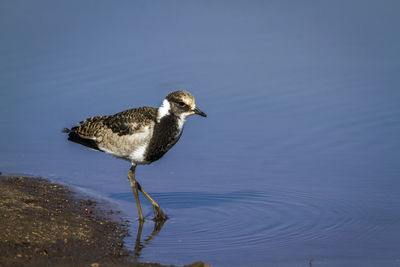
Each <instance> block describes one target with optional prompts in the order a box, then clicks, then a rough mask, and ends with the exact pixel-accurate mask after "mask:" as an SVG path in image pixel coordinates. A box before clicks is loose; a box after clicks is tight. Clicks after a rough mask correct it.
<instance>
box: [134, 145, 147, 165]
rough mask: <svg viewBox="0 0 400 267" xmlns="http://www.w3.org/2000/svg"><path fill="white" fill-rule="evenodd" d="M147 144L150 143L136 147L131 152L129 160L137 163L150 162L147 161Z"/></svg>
mask: <svg viewBox="0 0 400 267" xmlns="http://www.w3.org/2000/svg"><path fill="white" fill-rule="evenodd" d="M147 146H148V144H144V145H142V146H139V147H137V148H135V149H134V150H133V151H132V152H131V153H130V154H129V160H130V161H131V162H133V163H135V164H148V163H149V162H148V161H146V150H147Z"/></svg>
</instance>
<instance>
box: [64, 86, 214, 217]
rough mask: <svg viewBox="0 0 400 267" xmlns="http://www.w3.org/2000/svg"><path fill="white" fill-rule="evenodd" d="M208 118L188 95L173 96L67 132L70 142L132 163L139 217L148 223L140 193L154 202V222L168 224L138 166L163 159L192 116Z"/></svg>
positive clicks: (90, 120)
mask: <svg viewBox="0 0 400 267" xmlns="http://www.w3.org/2000/svg"><path fill="white" fill-rule="evenodd" d="M193 114H198V115H200V116H203V117H207V115H206V114H205V113H204V112H202V111H201V110H200V109H198V108H197V107H196V104H195V101H194V97H193V96H192V95H191V94H190V93H189V92H185V91H176V92H172V93H170V94H169V95H168V96H167V97H166V98H165V99H164V101H163V102H162V105H161V106H160V107H159V108H154V107H140V108H133V109H128V110H125V111H122V112H120V113H117V114H115V115H110V116H96V117H92V118H88V119H86V120H84V121H81V122H80V123H79V126H76V127H73V128H71V129H67V128H66V129H64V132H66V133H68V140H69V141H72V142H75V143H79V144H81V145H84V146H87V147H89V148H92V149H95V150H98V151H103V152H106V153H108V154H111V155H112V156H114V157H117V158H121V159H125V160H128V161H130V162H131V163H132V167H131V168H130V170H129V172H128V175H127V177H128V180H129V183H130V185H131V187H132V191H133V195H134V197H135V200H136V205H137V209H138V213H139V219H140V220H141V221H143V220H144V217H143V214H142V208H141V206H140V202H139V194H138V191H140V192H142V193H143V194H144V195H145V197H146V198H147V199H148V200H149V201H150V202H151V204H152V205H153V209H154V220H156V221H159V220H166V219H167V217H166V216H165V215H164V213H163V211H162V210H161V208H160V205H158V203H157V202H156V201H154V200H153V199H152V198H151V197H150V195H149V194H148V193H147V192H146V191H145V190H144V189H143V188H142V187H141V186H140V184H139V183H138V182H137V180H136V178H135V169H136V165H143V164H150V163H152V162H153V161H156V160H158V159H160V158H161V157H162V156H163V155H164V154H165V153H166V152H167V151H168V150H169V149H170V148H171V147H172V146H173V145H175V144H176V142H177V141H178V140H179V138H180V136H181V135H182V130H183V125H184V123H185V120H186V118H187V117H188V116H190V115H193Z"/></svg>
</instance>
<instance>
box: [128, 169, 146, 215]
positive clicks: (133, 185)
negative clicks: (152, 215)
mask: <svg viewBox="0 0 400 267" xmlns="http://www.w3.org/2000/svg"><path fill="white" fill-rule="evenodd" d="M135 168H136V166H135V165H132V167H131V169H130V170H129V172H128V175H127V177H128V180H129V183H130V185H131V188H132V191H133V195H134V196H135V200H136V206H137V209H138V213H139V219H140V221H144V217H143V213H142V207H141V206H140V200H139V193H138V189H139V188H140V185H139V183H138V182H137V181H136V179H135Z"/></svg>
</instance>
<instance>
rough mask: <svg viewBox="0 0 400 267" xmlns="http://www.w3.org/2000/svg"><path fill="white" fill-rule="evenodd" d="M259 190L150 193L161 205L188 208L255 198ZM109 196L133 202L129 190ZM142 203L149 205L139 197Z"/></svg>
mask: <svg viewBox="0 0 400 267" xmlns="http://www.w3.org/2000/svg"><path fill="white" fill-rule="evenodd" d="M260 194H261V192H257V191H234V192H225V193H207V192H168V193H150V195H151V196H152V197H154V199H155V200H156V201H157V202H158V203H160V205H161V207H165V208H168V209H188V208H200V207H210V206H217V205H224V204H227V203H230V202H238V201H242V200H245V199H251V198H257V197H258V196H260ZM109 197H110V198H113V199H117V200H122V201H127V202H134V201H135V199H134V198H133V195H132V193H131V192H126V193H115V194H110V195H109ZM141 203H142V204H143V205H149V206H151V204H150V202H148V201H147V200H146V199H145V198H143V199H141Z"/></svg>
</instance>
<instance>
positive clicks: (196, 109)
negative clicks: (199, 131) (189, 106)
mask: <svg viewBox="0 0 400 267" xmlns="http://www.w3.org/2000/svg"><path fill="white" fill-rule="evenodd" d="M193 111H194V114H197V115H200V116H202V117H207V114H206V113H204V112H203V111H201V110H200V109H198V108H195V109H194V110H193Z"/></svg>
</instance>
